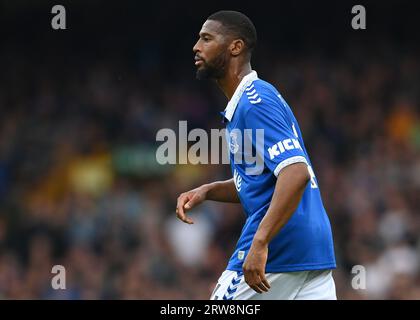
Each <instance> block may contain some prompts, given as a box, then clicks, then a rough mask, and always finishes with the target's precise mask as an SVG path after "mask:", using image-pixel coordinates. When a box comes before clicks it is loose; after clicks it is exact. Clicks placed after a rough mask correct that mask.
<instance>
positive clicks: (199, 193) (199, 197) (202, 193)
mask: <svg viewBox="0 0 420 320" xmlns="http://www.w3.org/2000/svg"><path fill="white" fill-rule="evenodd" d="M207 191H208V190H207V187H206V185H202V186H201V187H198V188H196V189H194V190H191V191H188V192H184V193H182V194H181V195H180V196H179V197H178V201H177V204H176V215H177V217H178V218H179V219H180V220H181V221H183V222H185V223H188V224H193V223H194V221H192V219H190V218H189V217H188V216H187V215H186V212H188V211H189V210H191V209H192V208H194V207H195V206H197V205H199V204H200V203H202V202H203V201H204V200H206V195H207Z"/></svg>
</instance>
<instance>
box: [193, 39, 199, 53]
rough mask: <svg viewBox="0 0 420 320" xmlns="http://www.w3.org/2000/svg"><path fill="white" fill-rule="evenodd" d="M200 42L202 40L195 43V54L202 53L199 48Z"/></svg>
mask: <svg viewBox="0 0 420 320" xmlns="http://www.w3.org/2000/svg"><path fill="white" fill-rule="evenodd" d="M199 41H200V40H198V41H197V42H196V43H195V45H194V47H193V52H194V53H197V52H199V51H200V48H199Z"/></svg>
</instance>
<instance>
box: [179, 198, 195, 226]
mask: <svg viewBox="0 0 420 320" xmlns="http://www.w3.org/2000/svg"><path fill="white" fill-rule="evenodd" d="M187 200H188V198H186V197H181V198H178V203H177V206H176V215H177V217H178V218H179V219H180V220H181V221H183V222H185V223H188V224H193V223H194V222H193V221H192V220H191V219H190V218H189V217H187V215H186V214H185V212H184V204H185V202H186V201H187Z"/></svg>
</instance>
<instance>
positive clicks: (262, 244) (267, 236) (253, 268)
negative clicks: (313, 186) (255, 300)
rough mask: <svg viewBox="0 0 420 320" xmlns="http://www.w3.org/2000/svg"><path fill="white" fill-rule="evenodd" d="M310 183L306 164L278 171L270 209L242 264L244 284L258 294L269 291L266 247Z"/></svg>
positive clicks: (292, 211) (291, 212)
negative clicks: (266, 276) (266, 273)
mask: <svg viewBox="0 0 420 320" xmlns="http://www.w3.org/2000/svg"><path fill="white" fill-rule="evenodd" d="M309 180H310V174H309V172H308V168H307V165H306V164H304V163H295V164H292V165H290V166H287V167H286V168H284V169H283V170H281V171H280V173H279V176H278V177H277V182H276V187H275V189H274V193H273V197H272V199H271V203H270V206H269V208H268V210H267V213H266V214H265V216H264V218H263V219H262V221H261V223H260V225H259V227H258V230H257V232H256V234H255V236H254V240H253V242H252V245H251V248H250V250H249V253H248V255H247V258H246V259H245V262H244V264H243V270H244V276H245V281H246V283H248V285H249V286H250V287H251V288H252V289H254V290H255V291H256V292H258V293H262V292H263V291H268V289H269V288H270V286H269V284H268V282H267V279H266V278H265V265H266V263H267V257H268V244H269V243H270V241H271V240H272V239H273V237H274V236H275V235H276V234H278V232H279V231H280V230H281V228H282V227H283V226H284V225H285V224H286V223H287V221H289V219H290V217H291V216H292V214H293V213H294V212H295V210H296V208H297V207H298V205H299V202H300V200H301V198H302V195H303V192H304V191H305V188H306V185H307V183H308V181H309Z"/></svg>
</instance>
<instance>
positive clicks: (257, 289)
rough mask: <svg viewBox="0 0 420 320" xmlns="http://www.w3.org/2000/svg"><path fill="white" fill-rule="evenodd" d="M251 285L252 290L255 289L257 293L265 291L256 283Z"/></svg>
mask: <svg viewBox="0 0 420 320" xmlns="http://www.w3.org/2000/svg"><path fill="white" fill-rule="evenodd" d="M250 287H251V288H252V290H254V291H255V292H257V293H263V291H262V290H261V289H260V288H259V287H258V286H257V285H255V284H254V285H251V286H250Z"/></svg>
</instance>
